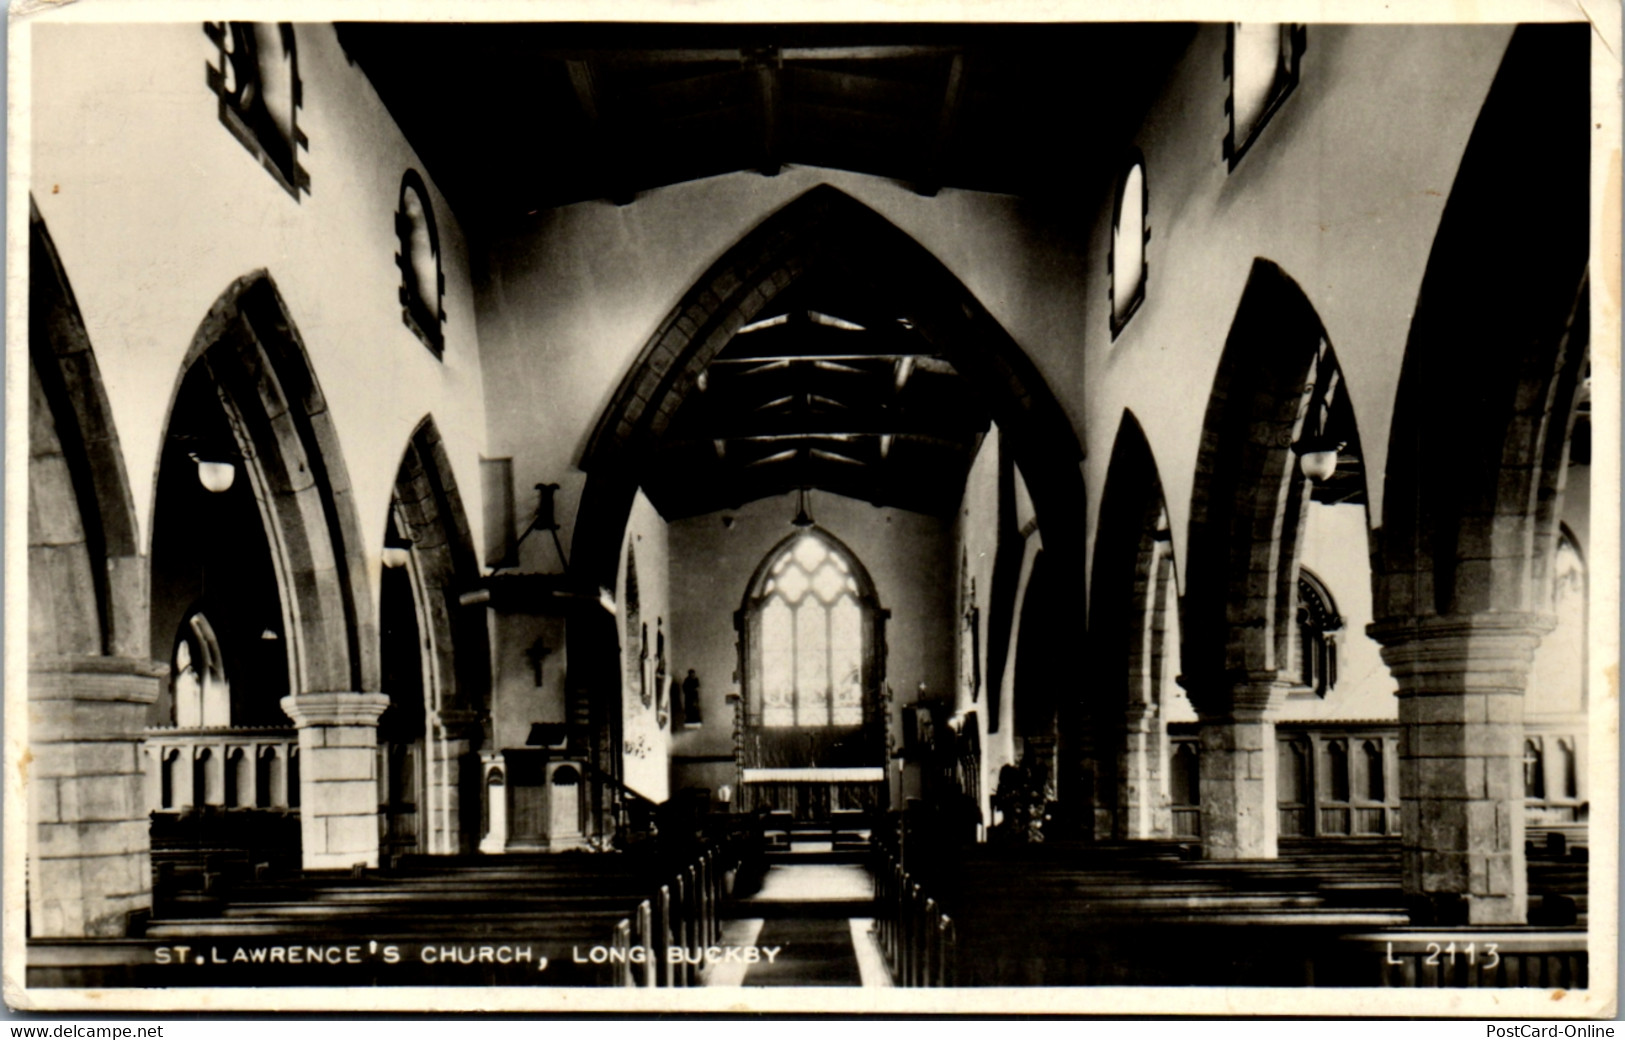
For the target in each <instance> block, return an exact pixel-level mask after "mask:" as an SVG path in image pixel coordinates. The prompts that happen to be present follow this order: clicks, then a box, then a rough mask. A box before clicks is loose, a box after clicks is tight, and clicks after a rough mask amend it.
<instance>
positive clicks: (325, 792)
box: [282, 693, 389, 870]
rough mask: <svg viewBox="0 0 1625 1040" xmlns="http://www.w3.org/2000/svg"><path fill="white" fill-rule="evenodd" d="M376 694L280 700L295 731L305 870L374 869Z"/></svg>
mask: <svg viewBox="0 0 1625 1040" xmlns="http://www.w3.org/2000/svg"><path fill="white" fill-rule="evenodd" d="M387 707H389V698H388V697H386V696H384V695H383V694H381V693H300V694H295V695H293V696H291V697H284V698H282V710H283V711H285V712H287V713H288V716H289V717H290V718H292V719H293V723H294V725H295V726H297V727H298V728H299V831H300V838H301V841H302V843H303V856H302V858H303V865H304V867H305V869H306V870H334V869H343V868H347V867H353V866H355V865H357V864H364V865H366V866H369V867H376V866H377V865H378V716H380V715H382V714H383V713H384V709H385V708H387Z"/></svg>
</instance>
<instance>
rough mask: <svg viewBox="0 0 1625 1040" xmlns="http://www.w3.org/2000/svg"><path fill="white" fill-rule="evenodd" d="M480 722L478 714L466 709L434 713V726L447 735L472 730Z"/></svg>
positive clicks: (445, 709)
mask: <svg viewBox="0 0 1625 1040" xmlns="http://www.w3.org/2000/svg"><path fill="white" fill-rule="evenodd" d="M480 721H481V720H480V713H479V712H477V711H473V710H471V709H468V708H441V709H440V710H438V711H436V712H435V713H434V724H435V725H436V726H438V727H440V728H441V729H443V730H445V731H447V732H448V733H460V732H461V731H463V730H469V729H473V728H474V727H476V726H478V725H479V724H480Z"/></svg>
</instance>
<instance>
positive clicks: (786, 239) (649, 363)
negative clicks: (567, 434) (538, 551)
mask: <svg viewBox="0 0 1625 1040" xmlns="http://www.w3.org/2000/svg"><path fill="white" fill-rule="evenodd" d="M809 277H812V278H817V279H829V280H832V281H837V282H844V283H845V284H854V283H859V284H866V285H873V286H883V287H884V288H885V291H886V292H887V293H890V294H893V295H895V296H896V297H897V298H899V299H907V300H908V301H910V306H911V308H913V310H912V311H911V314H912V320H913V321H914V322H915V326H916V329H917V331H918V332H919V333H920V334H921V335H923V336H924V337H925V338H926V339H927V340H928V341H929V342H931V343H932V344H933V346H934V347H936V348H937V349H939V350H941V351H942V353H943V355H944V356H945V357H946V358H948V359H949V360H950V361H951V362H952V364H953V366H954V368H955V369H956V370H958V371H959V373H960V374H961V375H962V376H963V377H964V378H965V380H966V381H967V383H968V384H969V385H970V386H971V387H973V388H975V390H976V391H977V392H979V393H980V394H981V395H982V396H983V400H984V403H985V404H986V406H987V409H988V412H989V414H990V416H991V418H992V421H993V422H994V423H996V424H997V425H998V427H999V430H1000V431H1001V435H1002V436H1005V437H1008V438H1010V444H1011V454H1012V456H1013V459H1014V463H1015V465H1016V466H1017V467H1019V468H1020V470H1021V473H1022V475H1023V476H1024V478H1025V479H1026V482H1027V487H1028V490H1029V492H1030V494H1031V497H1032V501H1033V505H1034V508H1035V510H1036V512H1037V516H1038V524H1039V527H1040V528H1041V529H1044V530H1054V531H1057V532H1067V533H1071V532H1081V531H1083V530H1084V528H1085V524H1086V522H1087V517H1086V511H1085V494H1084V485H1083V476H1082V473H1081V471H1080V467H1079V465H1078V464H1079V462H1080V461H1081V460H1082V458H1083V452H1084V449H1083V445H1082V444H1081V442H1080V440H1079V437H1078V433H1077V431H1076V430H1075V429H1074V428H1073V426H1072V423H1071V421H1070V420H1069V419H1068V418H1067V417H1066V414H1065V412H1064V411H1063V410H1062V408H1061V406H1060V404H1059V402H1057V401H1056V399H1055V397H1054V396H1053V394H1052V393H1051V392H1050V389H1049V387H1048V386H1047V385H1046V384H1045V382H1044V379H1043V377H1042V375H1041V374H1040V373H1039V371H1038V369H1037V368H1036V367H1035V366H1034V365H1033V363H1032V361H1031V360H1030V359H1029V358H1028V357H1027V356H1026V355H1025V354H1024V353H1023V352H1022V350H1021V348H1020V347H1019V346H1018V345H1017V344H1016V343H1015V341H1014V340H1013V339H1011V337H1010V335H1009V333H1007V332H1006V331H1005V330H1004V329H1003V328H1002V327H1001V326H1000V325H999V323H998V321H997V320H996V319H995V318H993V316H992V315H990V314H989V313H988V311H987V310H986V308H984V307H983V306H982V304H981V303H980V302H979V301H978V300H977V299H976V298H975V296H973V295H972V294H971V293H970V291H969V290H968V289H966V287H965V286H964V284H963V283H962V282H960V281H959V279H958V278H957V277H955V276H954V274H953V273H952V272H951V271H949V270H948V269H947V267H945V266H944V265H943V264H942V262H941V261H940V260H938V259H937V258H936V257H935V256H933V255H932V254H931V253H930V252H929V251H928V250H927V249H925V248H924V247H922V246H921V245H920V244H919V243H918V242H917V241H915V240H914V239H913V238H912V237H910V236H909V235H908V234H907V233H906V232H904V231H903V230H901V229H900V228H898V227H897V226H896V225H894V224H892V223H891V222H890V221H888V220H886V219H885V218H884V217H883V216H881V215H880V214H878V213H876V212H875V211H874V210H872V209H870V208H869V207H868V206H866V205H864V204H863V203H861V202H859V201H857V200H856V199H854V198H852V197H851V196H849V195H847V194H845V193H844V192H842V191H840V190H839V189H837V188H834V187H832V186H830V185H819V186H818V187H815V188H813V189H811V190H809V191H807V192H805V193H804V194H802V195H801V196H799V197H797V198H796V199H794V200H792V201H791V202H789V203H788V204H786V205H785V206H784V207H783V208H781V209H780V210H778V211H777V212H775V213H773V214H772V215H770V216H769V217H767V218H766V219H765V220H763V221H762V222H761V223H760V224H759V225H757V226H756V227H755V228H754V229H753V230H751V231H750V232H748V233H746V234H745V236H744V237H743V238H741V239H740V240H739V241H738V242H737V243H736V244H735V245H734V246H733V247H732V248H730V249H729V250H728V251H727V252H726V253H725V254H724V255H723V256H722V257H721V258H720V259H719V260H717V262H716V263H714V264H713V265H712V266H711V267H710V269H709V270H707V271H706V272H705V274H703V275H702V276H701V277H700V278H699V280H698V281H696V282H695V283H694V285H693V286H692V287H691V288H690V289H689V290H688V292H686V293H685V294H684V295H683V297H682V299H681V300H679V302H678V303H677V305H676V306H675V307H674V308H673V309H672V310H671V312H670V313H669V314H668V315H667V316H666V318H665V320H664V321H662V322H661V324H660V326H659V327H658V328H657V329H656V330H655V332H654V334H653V335H651V336H650V338H649V340H648V342H647V343H646V344H645V346H644V348H643V350H642V352H641V353H640V354H639V356H638V359H637V360H636V361H635V362H634V363H633V364H632V366H631V368H630V369H629V370H628V372H627V374H626V376H625V378H624V379H623V380H622V382H621V385H620V387H619V388H618V389H617V391H616V393H615V395H614V397H613V398H612V399H611V402H610V404H609V406H608V407H607V408H606V409H605V411H604V413H603V414H602V416H601V417H600V418H599V421H598V424H597V426H596V428H595V429H594V431H593V434H592V437H591V439H590V440H589V442H588V445H587V448H586V451H585V453H584V455H583V458H582V461H581V467H582V468H583V469H584V470H586V472H587V482H586V486H585V488H584V489H583V491H582V497H581V506H580V510H579V512H578V513H577V518H576V524H575V533H574V536H573V540H572V546H571V552H570V560H571V570H572V572H573V573H574V574H575V577H576V580H577V582H578V584H579V585H581V586H585V587H586V588H613V587H614V583H615V577H616V570H617V567H618V565H619V555H620V545H621V539H622V536H623V535H624V532H625V528H626V521H627V518H628V516H629V515H630V513H631V508H632V502H633V498H634V496H635V495H636V493H637V490H638V484H639V474H640V472H641V471H642V469H643V467H645V466H646V465H647V464H648V462H649V460H650V459H651V458H652V457H653V455H654V450H655V448H656V447H657V446H658V445H659V443H660V438H661V437H662V436H663V434H664V432H665V430H666V428H667V425H668V424H669V423H670V421H671V419H672V417H673V416H674V415H675V414H676V412H677V409H678V407H679V405H680V404H681V403H682V402H683V400H684V398H685V397H686V395H688V394H690V393H691V392H693V391H695V390H696V389H697V388H698V387H699V384H700V382H701V380H700V376H701V374H702V373H703V372H704V370H705V368H706V367H707V365H708V364H709V363H710V362H711V360H712V359H713V358H715V357H716V355H717V354H718V353H719V352H721V351H722V349H723V348H724V347H725V346H727V344H728V342H729V341H730V340H731V339H732V337H733V336H734V334H735V333H736V332H737V331H738V330H739V329H740V328H742V327H743V326H745V325H747V324H749V323H750V322H752V321H755V320H757V319H758V318H760V317H761V316H762V315H763V314H764V313H766V308H767V307H768V306H769V305H770V304H771V302H772V301H773V300H774V299H775V298H776V297H777V296H778V295H779V294H780V293H782V292H784V291H785V290H786V289H788V288H790V287H791V286H793V285H796V284H797V283H798V282H800V281H801V280H802V279H804V278H809ZM1080 545H1081V539H1079V538H1073V537H1057V538H1055V539H1054V540H1053V542H1052V543H1051V550H1052V556H1051V558H1050V561H1049V563H1050V566H1051V567H1052V568H1053V569H1054V571H1055V573H1056V580H1057V581H1058V582H1060V583H1063V584H1070V585H1072V586H1074V587H1079V588H1081V587H1082V585H1083V581H1084V570H1083V566H1082V552H1081V549H1080V548H1079V546H1080ZM1066 607H1067V609H1068V610H1069V611H1075V615H1074V624H1073V625H1071V626H1070V627H1072V628H1073V629H1074V630H1077V629H1081V627H1082V622H1083V605H1082V602H1081V598H1077V599H1069V600H1068V601H1067V604H1066ZM615 629H616V626H615V625H614V624H613V623H611V622H610V621H608V620H606V619H602V618H599V619H590V620H589V619H582V621H581V622H580V623H577V624H576V625H574V626H573V627H572V628H571V630H570V636H569V638H570V660H571V662H572V691H571V696H572V697H574V698H577V699H584V700H586V701H587V702H588V705H586V706H584V708H585V710H582V711H580V712H577V714H580V715H582V716H583V717H585V716H587V715H588V714H589V713H591V714H592V715H593V717H595V718H596V719H597V720H598V721H597V722H596V723H595V730H596V731H597V732H598V733H599V736H598V737H597V738H596V739H595V743H596V745H597V746H598V747H599V748H600V749H601V750H600V755H601V758H602V760H601V761H600V762H599V763H598V765H599V766H600V767H601V771H603V772H610V771H613V770H616V769H618V764H617V763H616V761H615V757H616V756H615V755H614V754H612V753H610V751H611V749H613V748H614V747H616V746H617V745H616V743H615V738H614V737H613V733H612V731H613V727H614V726H615V724H616V723H615V719H614V713H613V712H605V711H600V710H599V709H597V708H593V707H591V704H593V703H595V702H597V701H600V700H604V699H606V698H607V696H608V695H607V694H606V695H604V696H599V695H597V694H595V693H594V692H593V691H611V690H615V689H617V688H618V687H617V685H616V676H615V673H614V670H613V669H614V668H615V667H616V666H617V665H616V662H617V661H618V657H617V652H616V648H617V644H616V641H615V635H616V632H615Z"/></svg>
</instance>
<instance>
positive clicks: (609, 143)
mask: <svg viewBox="0 0 1625 1040" xmlns="http://www.w3.org/2000/svg"><path fill="white" fill-rule="evenodd" d="M564 64H565V68H566V69H567V70H568V71H569V73H570V86H571V87H573V88H575V94H576V102H577V103H578V104H579V105H580V106H581V113H582V115H584V116H586V117H587V124H588V125H589V126H590V127H591V128H592V130H591V133H592V138H593V140H594V141H595V142H597V151H598V159H599V163H600V165H601V166H602V168H603V174H604V179H605V183H606V184H608V186H609V190H608V191H607V192H606V193H605V194H606V195H607V196H608V197H609V200H610V201H611V202H613V203H615V205H617V206H628V205H631V203H632V200H633V199H634V198H635V197H636V195H637V190H636V189H635V188H634V187H633V186H632V182H631V181H630V180H629V179H628V177H627V171H628V170H630V169H631V168H632V167H631V161H630V160H631V157H630V156H629V155H628V154H627V151H628V149H627V147H626V143H625V141H624V140H623V139H622V135H621V134H620V133H619V132H618V128H617V127H616V126H614V124H613V122H612V120H610V119H609V118H608V116H607V115H606V113H605V112H604V105H603V96H602V91H601V88H600V87H599V85H598V83H597V80H596V78H595V76H594V75H593V68H592V63H591V62H589V61H583V60H570V61H567V62H565V63H564Z"/></svg>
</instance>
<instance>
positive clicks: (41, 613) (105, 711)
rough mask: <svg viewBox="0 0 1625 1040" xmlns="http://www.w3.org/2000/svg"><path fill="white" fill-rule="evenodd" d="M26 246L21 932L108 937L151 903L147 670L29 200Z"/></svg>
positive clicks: (71, 310) (52, 278)
mask: <svg viewBox="0 0 1625 1040" xmlns="http://www.w3.org/2000/svg"><path fill="white" fill-rule="evenodd" d="M28 245H29V274H28V277H29V283H28V521H27V523H28V716H29V720H28V724H27V733H28V738H27V739H28V754H29V755H30V756H31V761H32V765H31V767H30V768H29V769H27V770H25V775H26V776H27V780H28V784H27V791H28V798H29V813H28V819H29V825H30V827H31V828H32V832H31V834H30V837H29V841H28V848H29V869H28V882H27V889H28V891H27V899H28V928H29V934H30V935H31V936H36V937H70V938H82V937H89V936H103V937H106V936H122V935H124V934H126V930H127V927H128V925H129V922H130V920H131V916H132V915H133V914H138V913H139V912H141V911H143V910H145V909H148V908H150V906H151V903H152V866H151V859H150V843H149V841H148V838H147V823H146V818H147V805H146V803H145V801H144V799H143V792H144V789H145V785H144V783H143V777H142V775H141V766H140V762H141V752H140V748H141V738H142V730H143V728H144V727H145V726H146V725H147V715H148V712H149V711H150V710H151V706H152V704H153V702H154V701H155V700H156V699H157V697H158V693H159V687H160V678H159V676H160V674H161V669H160V667H159V666H157V665H155V664H154V663H153V662H152V660H151V658H150V654H149V651H148V639H147V620H146V607H147V602H146V591H147V589H146V561H145V560H144V558H143V557H142V555H141V552H140V549H139V546H138V539H137V534H136V530H137V528H136V514H135V506H134V502H133V500H132V498H131V495H130V489H129V484H128V482H127V480H126V478H125V469H124V454H123V451H122V449H121V448H120V446H119V440H118V433H117V431H116V430H115V429H114V426H113V417H112V411H111V409H110V408H109V405H108V399H107V393H106V390H105V389H104V387H103V385H102V379H101V372H100V369H99V368H98V366H97V364H96V356H95V352H94V351H93V349H92V347H91V343H90V337H89V334H88V333H87V331H86V329H85V323H84V319H83V317H82V315H81V314H80V311H79V306H78V303H77V301H76V300H75V298H74V293H73V288H72V286H71V285H70V284H69V280H68V275H67V271H66V269H65V268H64V266H63V263H62V259H61V257H60V256H59V255H58V253H57V250H56V245H55V243H54V242H52V240H51V235H50V232H49V230H48V229H47V228H46V226H45V221H44V219H43V218H42V217H41V215H40V212H39V209H38V207H37V206H35V205H34V201H33V199H32V198H31V199H30V200H29V221H28Z"/></svg>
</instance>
